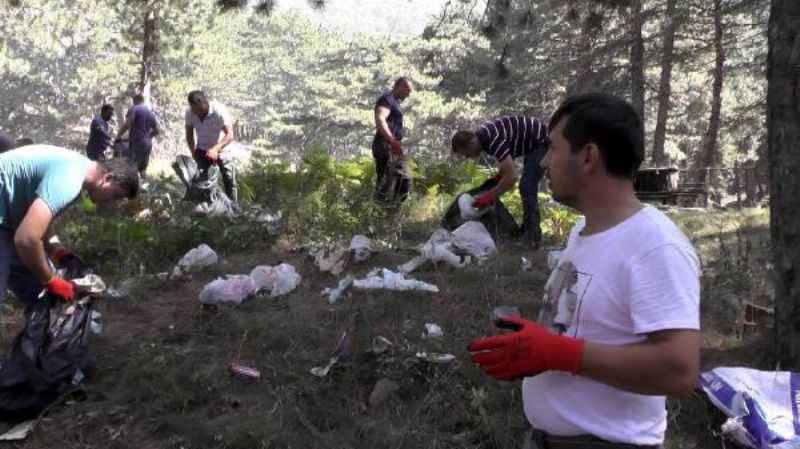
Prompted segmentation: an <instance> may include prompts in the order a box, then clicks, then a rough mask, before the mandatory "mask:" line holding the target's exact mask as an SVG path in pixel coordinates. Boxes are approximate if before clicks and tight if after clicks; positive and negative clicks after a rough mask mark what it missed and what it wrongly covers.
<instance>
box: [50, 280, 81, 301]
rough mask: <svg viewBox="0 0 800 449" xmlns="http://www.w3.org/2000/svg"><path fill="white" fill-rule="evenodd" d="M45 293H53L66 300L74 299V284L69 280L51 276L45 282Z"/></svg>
mask: <svg viewBox="0 0 800 449" xmlns="http://www.w3.org/2000/svg"><path fill="white" fill-rule="evenodd" d="M47 293H50V294H53V295H56V296H58V297H59V298H61V299H62V300H64V301H66V302H70V301H72V300H73V299H75V284H73V283H72V282H70V281H66V280H64V279H61V278H60V277H56V276H53V277H52V278H50V280H49V281H48V282H47Z"/></svg>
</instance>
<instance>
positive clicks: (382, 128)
mask: <svg viewBox="0 0 800 449" xmlns="http://www.w3.org/2000/svg"><path fill="white" fill-rule="evenodd" d="M378 134H380V135H381V136H382V137H383V138H384V139H385V140H386V141H387V142H391V141H393V140H395V137H394V135H393V134H392V131H391V130H389V123H387V122H386V120H380V119H379V120H378Z"/></svg>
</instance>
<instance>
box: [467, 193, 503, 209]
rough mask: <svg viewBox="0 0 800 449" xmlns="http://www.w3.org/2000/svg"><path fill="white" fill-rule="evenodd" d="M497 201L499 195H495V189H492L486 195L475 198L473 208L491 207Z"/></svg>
mask: <svg viewBox="0 0 800 449" xmlns="http://www.w3.org/2000/svg"><path fill="white" fill-rule="evenodd" d="M496 199H497V194H496V193H494V189H491V190H489V191H487V192H486V193H484V194H483V195H481V196H479V197H477V198H475V201H473V202H472V207H474V208H475V209H483V208H484V207H486V206H491V205H492V203H494V202H495V200H496Z"/></svg>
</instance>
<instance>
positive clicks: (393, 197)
mask: <svg viewBox="0 0 800 449" xmlns="http://www.w3.org/2000/svg"><path fill="white" fill-rule="evenodd" d="M412 179H413V176H412V174H411V169H410V168H409V167H408V164H407V163H406V161H405V160H404V159H400V158H398V157H396V156H395V155H391V158H390V160H389V167H388V169H387V171H386V175H385V176H384V177H383V181H382V182H381V186H380V188H379V189H378V192H379V193H378V199H379V201H380V202H381V203H383V204H384V205H385V206H386V207H387V208H398V207H400V205H401V204H403V201H405V200H406V198H408V193H409V192H411V181H412Z"/></svg>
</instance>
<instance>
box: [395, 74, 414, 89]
mask: <svg viewBox="0 0 800 449" xmlns="http://www.w3.org/2000/svg"><path fill="white" fill-rule="evenodd" d="M401 84H408V85H411V80H410V79H408V77H405V76H401V77H400V78H397V79H396V80H394V87H395V88H397V87H400V85H401Z"/></svg>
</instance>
